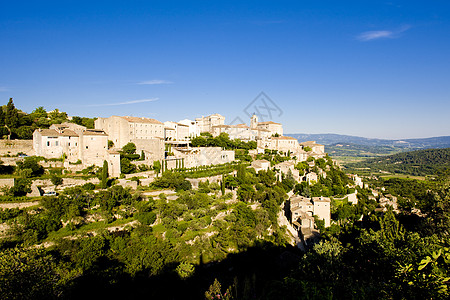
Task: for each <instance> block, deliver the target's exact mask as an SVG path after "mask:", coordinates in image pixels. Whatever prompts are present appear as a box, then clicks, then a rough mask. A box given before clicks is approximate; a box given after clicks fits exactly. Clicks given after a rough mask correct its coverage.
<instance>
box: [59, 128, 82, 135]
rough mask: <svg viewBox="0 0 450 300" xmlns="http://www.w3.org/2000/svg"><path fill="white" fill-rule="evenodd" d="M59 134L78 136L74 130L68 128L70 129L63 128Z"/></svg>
mask: <svg viewBox="0 0 450 300" xmlns="http://www.w3.org/2000/svg"><path fill="white" fill-rule="evenodd" d="M60 135H62V136H78V134H77V133H76V132H75V131H73V130H70V129H64V130H63V131H62V132H61V134H60Z"/></svg>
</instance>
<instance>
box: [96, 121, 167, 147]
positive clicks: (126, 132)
mask: <svg viewBox="0 0 450 300" xmlns="http://www.w3.org/2000/svg"><path fill="white" fill-rule="evenodd" d="M95 128H96V129H101V130H103V131H105V132H106V134H107V135H108V137H109V140H111V141H113V143H114V147H117V148H122V147H123V146H125V145H126V144H128V143H130V142H133V143H135V141H136V140H150V139H164V124H163V123H162V122H160V121H158V120H155V119H149V118H138V117H119V116H111V117H109V118H98V119H97V120H95Z"/></svg>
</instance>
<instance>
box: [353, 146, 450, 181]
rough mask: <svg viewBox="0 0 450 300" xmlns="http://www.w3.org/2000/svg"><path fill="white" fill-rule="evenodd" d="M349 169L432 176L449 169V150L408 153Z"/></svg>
mask: <svg viewBox="0 0 450 300" xmlns="http://www.w3.org/2000/svg"><path fill="white" fill-rule="evenodd" d="M347 167H349V168H360V169H361V168H366V169H370V170H371V171H372V172H379V171H380V170H381V171H385V172H390V173H404V174H410V175H432V174H434V173H435V172H436V171H439V170H444V169H448V168H450V148H443V149H426V150H417V151H408V152H402V153H397V154H393V155H387V156H384V157H377V158H371V159H367V160H365V161H363V162H358V163H352V164H348V166H347Z"/></svg>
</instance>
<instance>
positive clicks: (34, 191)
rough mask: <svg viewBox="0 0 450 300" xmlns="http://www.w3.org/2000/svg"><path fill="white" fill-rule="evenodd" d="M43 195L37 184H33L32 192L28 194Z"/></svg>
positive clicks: (32, 195) (33, 195)
mask: <svg viewBox="0 0 450 300" xmlns="http://www.w3.org/2000/svg"><path fill="white" fill-rule="evenodd" d="M40 196H42V190H41V188H39V187H38V186H37V185H32V186H31V193H28V194H27V197H40Z"/></svg>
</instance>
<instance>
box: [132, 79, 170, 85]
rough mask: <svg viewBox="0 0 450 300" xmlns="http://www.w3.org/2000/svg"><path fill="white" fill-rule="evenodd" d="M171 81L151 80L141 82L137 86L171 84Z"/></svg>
mask: <svg viewBox="0 0 450 300" xmlns="http://www.w3.org/2000/svg"><path fill="white" fill-rule="evenodd" d="M171 83H173V82H172V81H168V80H161V79H153V80H147V81H141V82H138V83H137V84H146V85H157V84H171Z"/></svg>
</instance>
